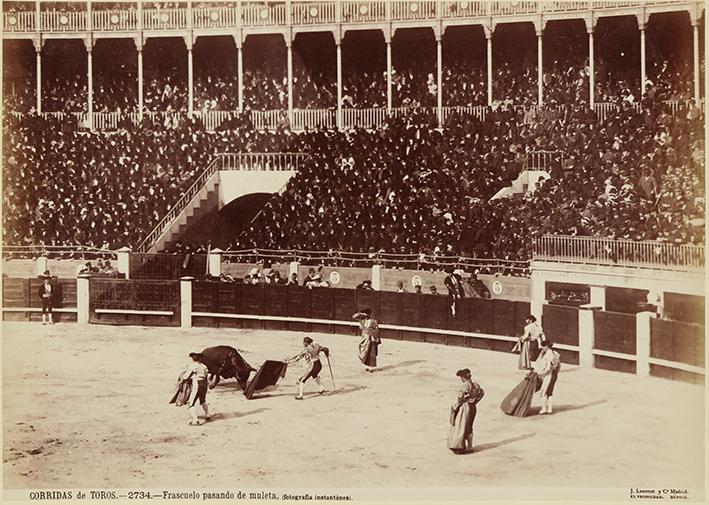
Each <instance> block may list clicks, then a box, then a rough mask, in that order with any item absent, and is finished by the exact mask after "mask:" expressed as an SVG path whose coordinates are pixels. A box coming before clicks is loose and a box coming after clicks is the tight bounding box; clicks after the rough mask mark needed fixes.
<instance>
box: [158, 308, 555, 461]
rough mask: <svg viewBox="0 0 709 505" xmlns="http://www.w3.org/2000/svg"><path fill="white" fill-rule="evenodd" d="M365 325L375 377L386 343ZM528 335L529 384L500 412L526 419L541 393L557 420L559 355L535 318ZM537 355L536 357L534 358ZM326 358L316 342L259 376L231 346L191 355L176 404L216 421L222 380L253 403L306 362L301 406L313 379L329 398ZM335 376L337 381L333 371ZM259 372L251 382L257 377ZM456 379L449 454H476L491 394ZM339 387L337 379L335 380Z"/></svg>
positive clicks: (365, 358)
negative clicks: (476, 432) (482, 408)
mask: <svg viewBox="0 0 709 505" xmlns="http://www.w3.org/2000/svg"><path fill="white" fill-rule="evenodd" d="M352 318H353V319H354V320H355V321H357V322H358V323H359V327H360V332H361V340H360V343H359V359H360V361H361V362H362V364H363V365H364V367H365V370H366V371H368V372H373V371H374V370H375V369H376V366H377V354H378V348H379V345H380V343H381V339H380V337H379V325H378V322H377V320H376V319H374V318H373V317H372V311H371V310H370V309H363V310H361V311H360V312H357V313H356V314H354V315H353V316H352ZM525 323H526V324H525V328H524V332H523V335H522V336H521V337H520V341H519V345H518V347H521V348H522V354H526V353H528V352H529V353H530V354H532V355H533V356H534V363H530V360H529V358H527V359H526V361H525V360H522V359H520V369H525V370H528V371H529V372H528V374H527V375H526V376H525V378H524V380H523V381H522V382H521V383H520V384H519V385H518V386H517V387H515V388H514V389H513V390H512V391H511V392H510V394H508V395H507V397H505V399H504V400H503V401H502V404H501V405H500V407H501V408H502V410H503V412H505V413H506V414H508V415H513V416H520V417H523V416H526V415H528V413H529V409H530V405H531V400H532V395H533V394H534V393H535V392H537V391H539V392H540V396H541V398H542V403H543V407H542V410H541V412H540V413H541V414H551V411H552V407H551V396H552V394H553V390H554V385H555V383H556V379H557V376H558V373H559V368H560V360H559V354H558V353H557V352H556V351H554V350H553V344H552V343H551V342H550V341H548V340H547V339H546V338H545V337H544V335H543V332H542V330H541V327H540V326H539V325H538V323H537V322H536V319H535V318H534V316H531V315H530V316H529V317H528V318H527V320H526V321H525ZM530 350H531V352H530ZM321 354H323V355H324V356H325V358H326V359H327V362H328V366H329V365H330V350H329V349H328V348H327V347H324V346H321V345H320V344H318V343H316V342H314V341H313V339H312V338H310V337H305V338H303V349H302V350H300V351H299V352H298V353H297V354H295V355H294V356H292V357H289V358H285V359H284V360H282V361H266V362H265V363H264V364H263V365H262V366H261V368H260V369H259V370H256V369H255V368H253V367H251V366H250V365H249V364H248V363H247V362H246V361H245V360H244V359H243V357H241V355H240V354H239V351H238V350H237V349H234V348H232V347H229V346H217V347H210V348H207V349H205V350H203V351H202V352H201V353H194V352H193V353H190V355H189V356H190V358H191V359H192V361H191V363H190V364H189V365H188V366H187V367H186V368H185V370H184V371H183V372H182V373H181V374H180V376H179V378H178V381H177V388H176V392H175V394H174V395H173V397H172V400H171V402H170V403H175V404H176V405H178V406H181V405H187V408H188V411H189V413H190V417H191V420H190V423H189V424H190V425H192V426H199V425H200V424H202V421H201V420H200V419H199V416H198V412H197V404H199V405H200V406H201V408H202V410H203V411H204V421H205V422H206V421H209V420H210V414H209V408H208V405H207V391H208V389H209V388H213V387H214V386H216V384H217V383H218V382H219V379H220V377H222V378H232V377H234V378H236V380H237V382H238V383H239V386H240V388H241V389H243V390H244V394H245V395H246V397H247V398H251V396H252V395H253V393H254V392H255V391H257V390H261V389H265V388H266V387H269V386H272V385H275V384H276V382H277V381H278V379H279V378H281V377H284V376H285V371H286V368H287V365H288V364H290V363H294V362H296V361H300V360H305V362H306V367H305V373H304V374H303V375H302V376H301V377H300V378H299V379H298V382H297V386H298V393H297V395H296V397H295V399H296V400H303V398H304V396H303V393H304V389H305V383H306V382H307V381H308V379H310V378H312V379H313V380H314V381H315V383H316V384H317V385H318V393H319V394H322V393H324V392H325V386H324V385H323V383H322V379H321V378H320V372H321V371H322V368H323V367H322V363H321V360H320V356H321ZM329 368H330V374H331V377H332V367H331V366H329ZM254 371H255V372H256V375H255V376H254V378H253V379H251V381H249V376H250V374H251V372H254ZM456 375H457V376H458V377H459V378H460V380H461V382H462V385H461V387H460V389H459V390H458V391H457V394H456V397H455V400H454V402H453V405H452V406H451V412H450V425H451V426H450V430H449V435H448V448H449V449H451V450H452V451H453V452H455V453H458V454H462V453H467V452H472V448H473V440H472V438H473V422H474V420H475V415H476V412H477V403H478V402H479V401H480V400H481V399H482V398H483V396H484V394H485V392H484V391H483V389H482V387H481V386H480V385H479V384H477V383H476V382H474V381H473V380H472V374H471V372H470V370H469V369H467V368H465V369H463V370H458V372H457V373H456ZM332 380H333V386H334V377H332Z"/></svg>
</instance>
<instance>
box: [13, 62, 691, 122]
mask: <svg viewBox="0 0 709 505" xmlns="http://www.w3.org/2000/svg"><path fill="white" fill-rule="evenodd" d="M118 66H119V67H120V69H119V70H117V71H116V72H111V73H108V72H94V101H93V110H94V112H130V111H134V110H135V108H136V107H137V103H138V98H137V96H138V84H137V74H136V70H135V68H134V65H133V66H128V65H125V64H123V65H118ZM606 68H607V67H606V66H605V65H603V63H602V61H599V62H597V64H596V80H595V95H594V96H595V100H596V102H598V103H604V102H612V103H617V102H620V101H628V102H638V101H639V100H640V79H639V76H633V75H632V74H628V73H627V72H624V73H622V74H621V73H617V72H612V71H608V70H606ZM700 70H701V71H703V65H702V69H700ZM493 71H494V78H493V98H494V99H495V101H496V102H504V103H509V104H514V105H534V104H536V103H537V69H536V63H535V64H532V65H523V66H518V67H513V66H510V65H509V64H507V63H501V64H499V65H496V66H495V67H494V70H493ZM485 72H486V67H485V66H484V65H480V64H474V63H470V62H453V63H451V64H450V65H444V69H443V105H444V106H476V105H486V104H487V77H486V74H485ZM589 72H590V70H589V68H588V63H587V62H580V63H579V62H576V63H574V62H572V61H569V60H568V59H554V60H552V61H551V62H548V63H546V64H545V70H544V73H543V82H544V91H543V93H544V102H545V103H546V104H547V105H561V104H578V105H581V104H586V103H588V101H589V88H588V86H589V79H588V76H589ZM183 74H184V75H183ZM616 74H617V75H616ZM186 77H187V76H186V71H185V72H183V71H182V69H181V67H176V68H174V69H171V71H170V72H168V73H165V74H160V73H155V72H146V75H145V78H144V82H143V93H144V106H145V108H146V110H148V111H155V112H162V111H186V110H187V103H188V89H187V78H186ZM243 79H244V89H243V97H244V108H245V109H250V110H285V109H287V108H288V80H287V76H286V74H285V72H283V71H282V70H281V69H280V68H278V67H276V69H272V70H265V69H263V68H254V69H248V68H247V69H244V74H243ZM647 79H648V83H649V84H650V85H651V87H652V88H654V90H655V93H656V95H657V98H661V99H663V100H689V99H691V98H692V93H693V74H692V68H691V66H690V65H688V64H686V63H685V64H683V63H672V64H670V62H668V61H666V60H663V61H658V62H652V63H651V64H649V65H648V72H647ZM35 87H36V83H35V81H34V79H33V78H32V77H31V76H25V77H24V78H21V77H18V76H14V77H13V78H12V79H8V78H7V77H6V85H5V88H4V89H5V91H4V96H3V102H4V107H5V110H8V111H14V112H29V111H31V110H33V109H34V108H35V106H36V98H35V93H36V90H35ZM437 92H438V85H437V76H436V72H435V67H433V66H431V65H410V66H407V67H403V68H396V67H394V68H393V71H392V105H393V106H394V107H421V106H423V107H435V106H436V103H437ZM193 95H194V110H197V111H208V110H223V111H235V110H237V109H238V81H237V76H236V75H225V74H221V75H215V76H210V75H206V74H205V73H200V74H199V75H196V76H195V80H194V88H193ZM87 97H88V84H87V78H86V75H74V76H70V77H69V78H65V77H63V78H59V77H53V78H51V79H46V78H45V79H44V80H43V83H42V109H43V111H44V112H86V110H87V108H88V105H87ZM386 105H387V77H386V71H384V72H373V71H362V72H347V73H345V75H344V76H343V87H342V106H343V107H345V108H357V109H362V108H384V107H386ZM336 106H337V83H336V79H335V77H334V76H333V75H331V74H330V73H329V72H320V71H312V70H308V69H306V68H304V67H302V66H295V67H294V71H293V107H294V108H296V109H328V108H329V109H334V108H336Z"/></svg>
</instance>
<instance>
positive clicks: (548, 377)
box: [534, 340, 561, 414]
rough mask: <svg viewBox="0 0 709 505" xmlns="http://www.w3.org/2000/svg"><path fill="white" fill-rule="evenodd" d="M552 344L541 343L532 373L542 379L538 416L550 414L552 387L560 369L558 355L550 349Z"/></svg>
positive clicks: (547, 341) (547, 342)
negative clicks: (540, 407)
mask: <svg viewBox="0 0 709 505" xmlns="http://www.w3.org/2000/svg"><path fill="white" fill-rule="evenodd" d="M553 346H554V344H553V343H552V342H551V341H549V340H546V341H544V342H542V350H541V353H540V354H539V358H538V359H537V361H535V362H534V371H535V372H537V375H538V376H539V378H540V379H542V387H541V389H540V390H539V394H540V395H541V397H542V409H541V410H540V411H539V413H540V414H551V409H552V407H551V397H552V395H553V394H554V386H555V385H556V379H557V377H558V376H559V370H560V369H561V359H560V357H559V353H558V352H556V351H555V350H554V349H552V347H553Z"/></svg>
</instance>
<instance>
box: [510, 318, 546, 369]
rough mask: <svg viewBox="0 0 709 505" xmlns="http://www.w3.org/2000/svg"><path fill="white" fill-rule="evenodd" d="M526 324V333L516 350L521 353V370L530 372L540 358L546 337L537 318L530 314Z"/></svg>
mask: <svg viewBox="0 0 709 505" xmlns="http://www.w3.org/2000/svg"><path fill="white" fill-rule="evenodd" d="M524 323H525V326H524V331H523V333H522V336H521V337H520V339H519V345H517V346H515V348H516V349H519V351H520V354H519V369H520V370H530V369H531V368H532V363H534V361H536V359H537V357H538V356H539V351H540V349H541V347H542V343H543V342H544V339H545V337H544V332H543V331H542V327H541V326H539V323H537V318H536V317H534V316H533V315H531V314H530V315H529V316H527V318H526V319H525V320H524Z"/></svg>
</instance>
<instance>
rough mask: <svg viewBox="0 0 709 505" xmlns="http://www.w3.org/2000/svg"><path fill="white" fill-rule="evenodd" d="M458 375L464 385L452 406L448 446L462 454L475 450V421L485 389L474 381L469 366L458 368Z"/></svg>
mask: <svg viewBox="0 0 709 505" xmlns="http://www.w3.org/2000/svg"><path fill="white" fill-rule="evenodd" d="M456 375H457V376H458V377H460V381H461V382H462V383H463V385H462V386H461V388H460V389H459V390H458V394H457V396H456V398H455V401H454V402H453V405H452V406H451V413H450V423H451V427H450V431H449V432H448V448H449V449H450V450H451V451H453V452H455V453H457V454H462V453H465V452H472V450H473V423H474V422H475V414H477V404H478V402H479V401H480V400H482V397H483V396H485V391H483V388H481V387H480V385H479V384H477V383H476V382H473V380H472V375H471V373H470V370H469V369H468V368H464V369H463V370H458V371H457V372H456Z"/></svg>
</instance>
